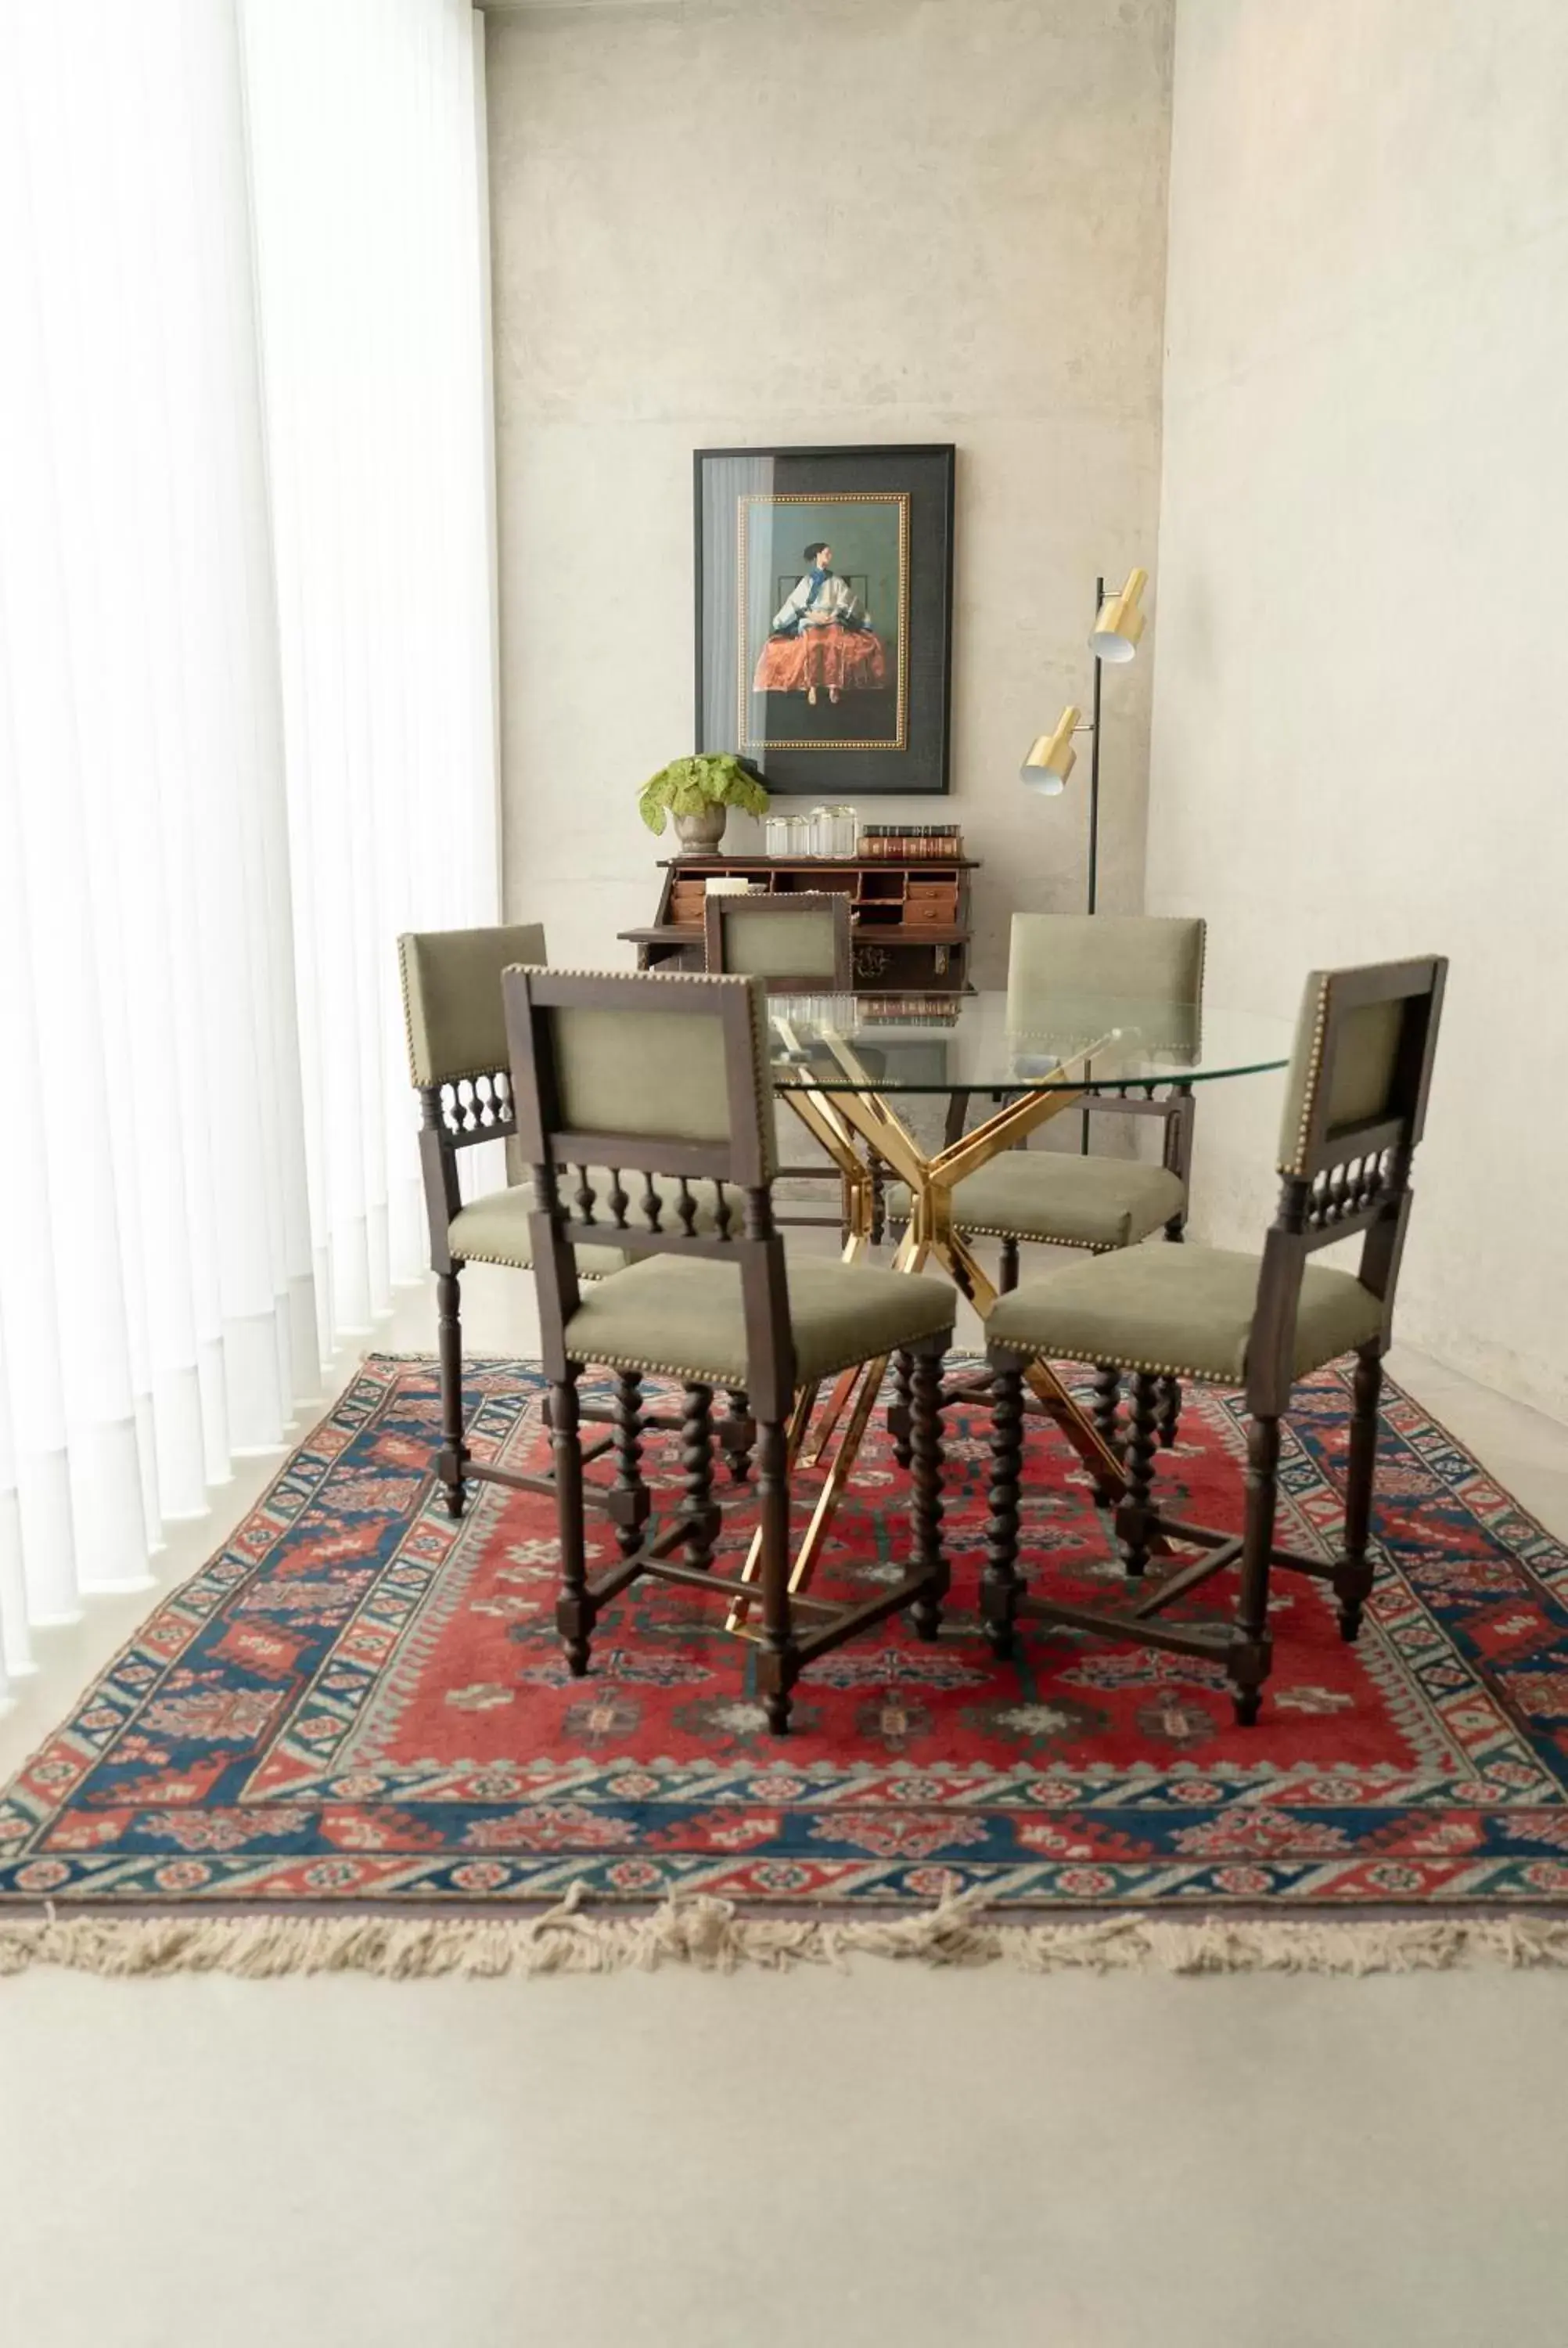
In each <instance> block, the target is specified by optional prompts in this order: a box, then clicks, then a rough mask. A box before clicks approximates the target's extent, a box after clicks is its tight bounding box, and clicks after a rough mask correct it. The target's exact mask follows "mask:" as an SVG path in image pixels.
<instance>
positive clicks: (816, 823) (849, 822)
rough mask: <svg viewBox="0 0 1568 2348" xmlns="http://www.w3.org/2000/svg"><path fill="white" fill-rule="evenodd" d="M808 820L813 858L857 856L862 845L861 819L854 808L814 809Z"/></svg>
mask: <svg viewBox="0 0 1568 2348" xmlns="http://www.w3.org/2000/svg"><path fill="white" fill-rule="evenodd" d="M807 820H808V821H809V823H810V825H811V853H812V855H813V856H838V857H848V856H853V855H854V854H855V851H856V848H857V847H858V846H859V844H860V819H859V817H858V816H857V815H856V811H855V809H854V808H852V807H819V808H813V809H812V811H811V814H810V816H809V818H808V819H807Z"/></svg>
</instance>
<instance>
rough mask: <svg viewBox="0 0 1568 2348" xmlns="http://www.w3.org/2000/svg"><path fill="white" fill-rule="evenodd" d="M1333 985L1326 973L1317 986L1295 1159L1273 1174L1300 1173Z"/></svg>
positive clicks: (1298, 1174)
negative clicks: (1309, 1054)
mask: <svg viewBox="0 0 1568 2348" xmlns="http://www.w3.org/2000/svg"><path fill="white" fill-rule="evenodd" d="M1332 983H1333V979H1332V973H1330V972H1327V971H1325V972H1324V973H1323V975H1322V977H1321V978H1320V979H1319V981H1318V983H1317V1011H1316V1013H1315V1014H1314V1025H1313V1029H1312V1052H1311V1056H1310V1058H1309V1059H1308V1061H1307V1083H1306V1086H1305V1088H1304V1089H1303V1092H1302V1096H1301V1121H1300V1123H1299V1125H1298V1126H1297V1127H1296V1157H1295V1159H1294V1161H1293V1162H1292V1163H1291V1164H1290V1165H1288V1166H1276V1168H1275V1172H1276V1174H1291V1175H1295V1176H1296V1178H1297V1179H1299V1178H1300V1176H1301V1173H1302V1161H1303V1160H1304V1159H1305V1158H1306V1156H1307V1135H1308V1133H1309V1132H1310V1131H1311V1129H1312V1116H1313V1111H1314V1110H1315V1109H1316V1107H1317V1081H1318V1077H1319V1076H1320V1075H1321V1073H1322V1068H1323V1038H1324V1036H1325V1035H1326V1034H1327V1029H1328V994H1329V989H1330V987H1331V985H1332Z"/></svg>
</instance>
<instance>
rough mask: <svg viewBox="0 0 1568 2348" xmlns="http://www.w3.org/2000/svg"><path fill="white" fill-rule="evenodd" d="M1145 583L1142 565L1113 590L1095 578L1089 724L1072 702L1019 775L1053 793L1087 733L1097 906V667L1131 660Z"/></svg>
mask: <svg viewBox="0 0 1568 2348" xmlns="http://www.w3.org/2000/svg"><path fill="white" fill-rule="evenodd" d="M1148 583H1149V574H1148V572H1146V571H1130V572H1128V574H1127V583H1126V585H1125V586H1124V587H1121V588H1118V589H1117V591H1116V592H1115V593H1114V594H1112V595H1107V593H1106V592H1105V582H1104V580H1103V579H1097V580H1096V581H1095V582H1094V626H1093V628H1092V630H1091V633H1090V638H1089V649H1090V651H1091V653H1092V654H1093V655H1094V699H1093V714H1092V716H1091V718H1090V721H1089V723H1088V725H1087V726H1085V725H1083V724H1082V723H1081V720H1082V716H1083V712H1082V710H1081V709H1080V708H1079V707H1078V706H1077V705H1076V704H1075V703H1070V704H1069V705H1068V706H1067V708H1065V709H1064V710H1063V711H1062V713H1061V716H1060V717H1059V718H1058V720H1057V723H1056V731H1055V732H1054V733H1053V734H1041V735H1040V736H1039V737H1038V739H1037V740H1036V741H1035V742H1034V744H1033V746H1032V747H1031V748H1030V753H1029V756H1028V757H1026V758H1025V760H1024V762H1023V764H1022V766H1021V767H1020V768H1019V779H1020V782H1021V783H1022V784H1023V785H1024V787H1025V788H1026V789H1029V790H1031V791H1039V792H1040V794H1041V795H1042V797H1044V798H1057V797H1059V795H1060V794H1061V792H1062V791H1064V790H1065V789H1066V788H1067V778H1068V777H1069V775H1071V772H1072V769H1073V767H1074V766H1075V765H1076V763H1077V759H1078V753H1077V751H1076V750H1075V749H1074V748H1073V747H1072V737H1073V736H1074V735H1075V734H1087V735H1088V736H1090V752H1089V905H1088V911H1090V912H1091V913H1092V912H1093V911H1094V910H1095V898H1096V895H1097V893H1098V889H1099V880H1100V682H1101V672H1102V669H1103V668H1104V665H1105V664H1106V662H1107V661H1130V660H1131V659H1132V656H1133V654H1135V653H1136V652H1137V649H1138V641H1139V638H1140V637H1141V636H1142V635H1143V611H1142V609H1141V608H1140V599H1141V598H1142V596H1143V590H1144V588H1145V587H1146V586H1147V585H1148Z"/></svg>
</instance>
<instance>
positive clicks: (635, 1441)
mask: <svg viewBox="0 0 1568 2348" xmlns="http://www.w3.org/2000/svg"><path fill="white" fill-rule="evenodd" d="M611 1426H612V1428H613V1434H612V1437H611V1441H612V1444H613V1447H614V1452H615V1479H614V1481H613V1483H612V1484H611V1485H610V1520H611V1522H612V1523H613V1524H614V1527H615V1543H616V1547H617V1548H618V1549H619V1550H620V1554H621V1556H622V1557H631V1556H633V1555H634V1554H635V1553H636V1551H637V1550H639V1549H641V1546H642V1529H643V1527H644V1526H645V1525H646V1524H647V1522H648V1519H649V1518H650V1516H651V1514H652V1512H653V1497H652V1494H651V1492H650V1491H649V1489H648V1487H647V1485H646V1484H645V1483H644V1482H643V1480H642V1380H641V1377H640V1376H639V1375H638V1374H637V1372H636V1371H635V1370H622V1371H620V1373H619V1375H617V1377H616V1381H615V1402H614V1405H613V1416H612V1419H611Z"/></svg>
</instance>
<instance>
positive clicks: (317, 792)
mask: <svg viewBox="0 0 1568 2348" xmlns="http://www.w3.org/2000/svg"><path fill="white" fill-rule="evenodd" d="M241 24H242V26H243V30H244V39H245V62H246V83H247V98H248V108H249V117H250V133H251V169H252V173H253V180H254V188H255V218H256V252H257V263H258V279H259V286H260V296H261V346H262V359H263V376H264V383H265V396H266V405H267V414H268V419H269V424H270V427H271V428H270V434H269V443H270V448H271V457H272V513H273V526H274V530H275V535H276V542H277V550H278V573H279V587H280V593H279V614H280V621H281V626H282V675H283V713H284V725H285V731H286V737H287V745H288V757H287V768H288V784H289V830H290V839H291V842H292V850H293V873H294V936H295V952H296V957H297V963H298V972H299V988H300V1000H301V1013H302V1016H301V1037H302V1054H303V1063H304V1086H305V1113H306V1143H307V1159H308V1164H309V1169H310V1189H311V1225H312V1230H313V1234H314V1240H315V1251H316V1252H315V1273H316V1302H317V1309H318V1313H319V1314H320V1324H321V1333H322V1342H323V1348H325V1349H329V1350H330V1348H331V1346H332V1345H333V1343H334V1342H335V1339H336V1337H337V1335H338V1334H339V1332H340V1331H342V1330H343V1329H361V1328H364V1326H365V1325H366V1323H368V1321H369V1320H370V1318H371V1316H372V1314H373V1313H377V1312H381V1311H383V1310H384V1309H385V1306H386V1304H387V1303H388V1301H389V1297H390V1284H391V1282H393V1281H395V1280H400V1279H402V1280H406V1279H408V1278H409V1277H410V1276H411V1275H412V1274H413V1273H414V1272H416V1271H417V1270H418V1269H419V1268H420V1267H421V1265H422V1264H424V1263H427V1262H428V1261H429V1258H428V1252H427V1248H428V1242H427V1241H426V1239H425V1226H424V1211H423V1207H422V1205H421V1194H420V1191H419V1187H418V1179H417V1162H416V1159H415V1155H414V1153H413V1151H412V1150H411V1148H410V1147H409V1140H408V1136H409V1132H410V1120H411V1114H412V1109H411V1096H410V1093H409V1086H408V1066H407V1055H406V1049H405V1041H404V1034H403V1023H402V1013H401V1008H400V1005H399V1001H398V997H397V994H396V992H395V987H394V986H393V985H392V984H391V983H390V976H391V973H392V966H393V965H392V943H391V942H392V940H393V938H394V937H395V935H396V934H397V932H399V931H400V930H404V929H443V928H450V927H457V926H460V925H462V924H465V923H468V922H491V921H494V920H496V919H497V894H498V891H497V826H496V798H495V791H496V784H495V753H494V741H495V719H494V701H493V677H494V664H493V654H492V632H491V602H490V586H489V582H490V578H491V574H492V565H491V561H490V551H489V542H490V541H489V531H490V506H489V497H488V483H489V478H490V475H489V448H488V415H489V407H488V401H489V390H488V385H489V369H488V365H487V355H486V339H485V315H484V286H485V283H486V278H485V273H484V269H483V265H482V246H481V239H480V222H481V220H482V216H483V201H484V196H483V177H482V164H483V152H482V147H481V143H480V139H481V130H480V126H481V125H482V121H483V91H482V88H479V87H478V86H477V76H478V74H479V72H480V71H481V70H482V67H480V66H479V65H478V63H477V58H478V57H479V56H481V55H482V52H480V51H478V48H477V28H478V27H479V26H480V25H481V24H482V19H480V18H478V17H477V16H476V15H475V14H474V12H473V10H472V8H471V7H470V5H468V0H242V5H241ZM491 1179H495V1180H504V1179H505V1176H504V1173H498V1172H497V1173H493V1174H492V1177H491Z"/></svg>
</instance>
